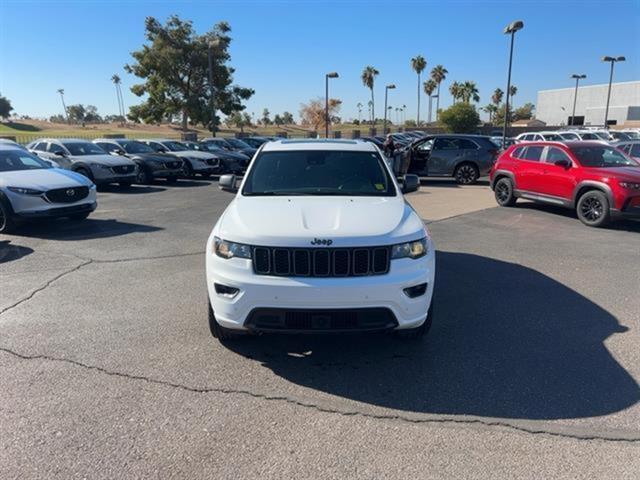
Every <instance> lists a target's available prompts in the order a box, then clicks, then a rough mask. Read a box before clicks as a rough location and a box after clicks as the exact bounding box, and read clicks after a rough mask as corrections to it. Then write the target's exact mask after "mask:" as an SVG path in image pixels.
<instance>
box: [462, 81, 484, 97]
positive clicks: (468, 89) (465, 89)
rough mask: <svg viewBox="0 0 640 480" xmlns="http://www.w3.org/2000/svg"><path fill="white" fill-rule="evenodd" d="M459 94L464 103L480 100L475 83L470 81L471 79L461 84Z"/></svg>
mask: <svg viewBox="0 0 640 480" xmlns="http://www.w3.org/2000/svg"><path fill="white" fill-rule="evenodd" d="M461 94H462V100H463V101H464V103H471V101H472V100H473V101H474V102H479V101H480V95H479V92H478V87H477V85H476V82H472V81H471V80H467V81H466V82H464V83H463V84H462V92H461Z"/></svg>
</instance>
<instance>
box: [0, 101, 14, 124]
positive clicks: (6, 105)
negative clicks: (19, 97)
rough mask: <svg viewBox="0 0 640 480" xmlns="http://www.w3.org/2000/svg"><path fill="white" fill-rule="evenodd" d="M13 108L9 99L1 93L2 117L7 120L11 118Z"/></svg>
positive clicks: (0, 109) (0, 108) (0, 106)
mask: <svg viewBox="0 0 640 480" xmlns="http://www.w3.org/2000/svg"><path fill="white" fill-rule="evenodd" d="M12 110H13V107H12V106H11V102H10V101H9V99H8V98H6V97H3V96H2V95H0V118H2V119H5V120H6V119H7V118H9V115H11V111H12Z"/></svg>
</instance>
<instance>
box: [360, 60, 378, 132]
mask: <svg viewBox="0 0 640 480" xmlns="http://www.w3.org/2000/svg"><path fill="white" fill-rule="evenodd" d="M379 74H380V72H379V71H378V70H376V69H375V68H374V67H372V66H371V65H368V66H366V67H364V70H363V71H362V75H361V77H360V78H361V79H362V84H363V85H364V86H365V87H367V88H368V89H369V90H371V100H370V105H371V123H372V124H375V118H376V108H375V105H376V104H375V100H374V98H373V86H374V84H375V81H376V77H377V76H378V75H379Z"/></svg>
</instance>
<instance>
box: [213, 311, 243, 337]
mask: <svg viewBox="0 0 640 480" xmlns="http://www.w3.org/2000/svg"><path fill="white" fill-rule="evenodd" d="M207 306H208V308H209V330H210V331H211V335H213V337H214V338H217V339H218V340H219V341H220V342H223V343H224V342H225V341H227V340H233V339H236V338H238V337H240V336H241V335H242V334H239V333H235V332H234V331H233V330H231V329H229V328H225V327H223V326H221V325H220V324H219V323H218V321H217V320H216V316H215V315H214V313H213V309H212V308H211V303H210V302H207Z"/></svg>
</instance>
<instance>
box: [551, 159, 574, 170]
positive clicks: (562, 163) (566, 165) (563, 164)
mask: <svg viewBox="0 0 640 480" xmlns="http://www.w3.org/2000/svg"><path fill="white" fill-rule="evenodd" d="M553 164H554V165H557V166H558V167H562V168H571V162H570V161H569V160H567V159H566V158H563V159H560V160H556V161H555V162H553Z"/></svg>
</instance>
